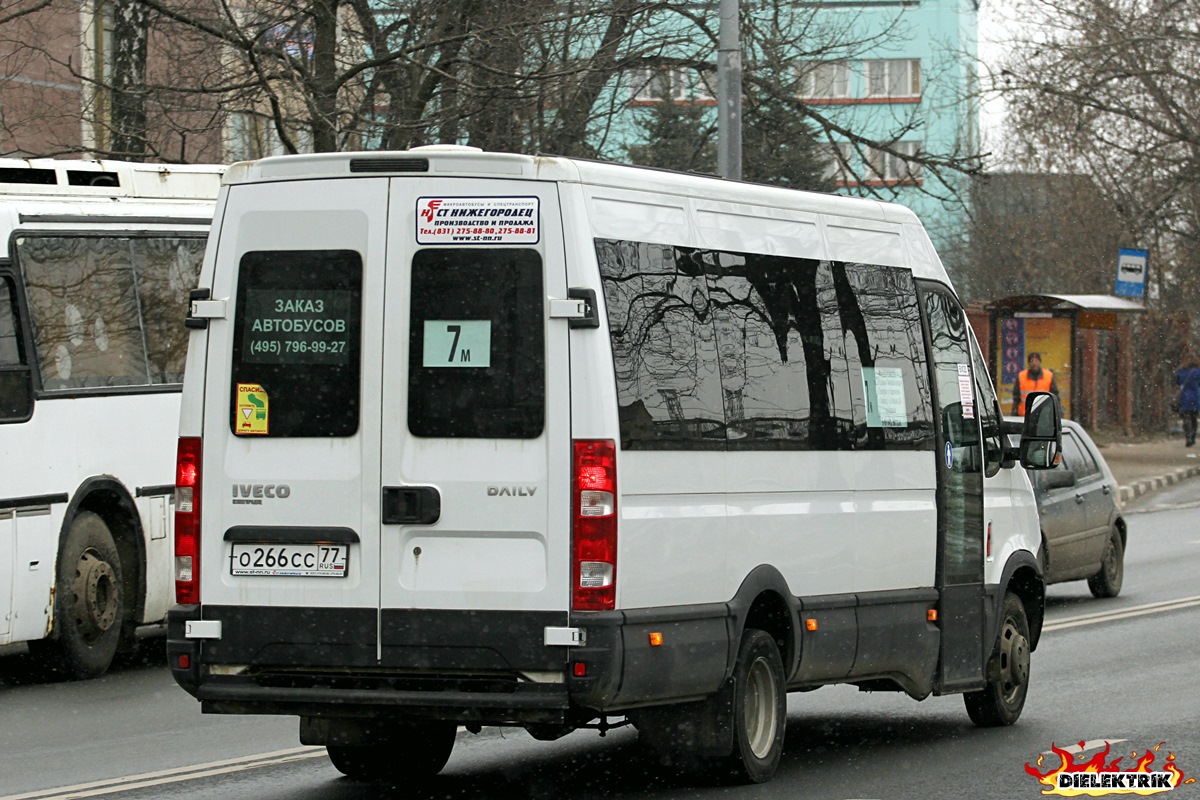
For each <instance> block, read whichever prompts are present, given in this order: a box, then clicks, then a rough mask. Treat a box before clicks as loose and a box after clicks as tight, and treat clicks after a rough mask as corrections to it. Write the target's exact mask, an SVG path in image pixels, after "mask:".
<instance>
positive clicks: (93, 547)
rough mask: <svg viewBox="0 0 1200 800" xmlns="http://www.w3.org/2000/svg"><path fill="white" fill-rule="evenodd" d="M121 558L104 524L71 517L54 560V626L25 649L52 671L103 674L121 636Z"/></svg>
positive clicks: (76, 676) (72, 674) (96, 519)
mask: <svg viewBox="0 0 1200 800" xmlns="http://www.w3.org/2000/svg"><path fill="white" fill-rule="evenodd" d="M121 586H122V585H121V559H120V557H119V556H118V554H117V546H116V544H115V543H114V542H113V537H112V533H111V532H109V530H108V526H107V525H105V524H104V520H102V519H101V518H100V517H99V516H97V515H96V514H93V513H92V512H90V511H82V512H80V513H79V514H77V515H76V516H75V518H74V519H73V520H71V524H70V527H69V528H68V530H67V539H66V542H65V544H64V545H63V549H62V553H61V555H60V557H59V560H58V574H57V577H56V583H55V601H54V629H53V631H52V633H51V636H50V638H48V639H42V640H40V641H36V642H30V645H29V650H30V653H31V654H32V655H33V656H34V658H35V660H36V661H37V662H38V664H39V666H41V667H42V668H43V669H44V670H45V671H47V672H49V673H50V674H52V675H56V676H61V677H67V678H74V679H87V678H95V677H98V676H100V675H103V674H104V673H105V671H106V670H107V669H108V667H109V665H110V664H111V663H112V660H113V656H114V655H115V654H116V652H117V645H118V644H119V643H120V640H121V624H122V621H123V620H124V619H125V596H124V593H123V591H122V588H121Z"/></svg>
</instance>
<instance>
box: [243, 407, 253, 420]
mask: <svg viewBox="0 0 1200 800" xmlns="http://www.w3.org/2000/svg"><path fill="white" fill-rule="evenodd" d="M252 410H253V409H249V408H243V409H242V416H243V417H245V418H246V419H250V412H251V411H252Z"/></svg>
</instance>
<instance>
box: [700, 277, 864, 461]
mask: <svg viewBox="0 0 1200 800" xmlns="http://www.w3.org/2000/svg"><path fill="white" fill-rule="evenodd" d="M706 259H707V260H709V261H711V262H712V263H713V264H714V267H715V268H714V269H713V270H711V271H712V272H714V273H715V275H716V280H715V282H714V284H713V286H712V289H711V292H712V299H713V309H714V314H715V317H716V322H717V340H718V343H719V352H720V354H721V360H720V363H721V377H722V383H723V387H724V392H725V412H726V418H727V421H728V424H729V436H728V438H729V447H730V449H742V450H745V449H750V450H759V449H768V450H774V449H786V450H849V449H852V448H853V447H854V406H853V395H852V389H851V387H850V382H849V381H848V380H847V378H848V376H849V372H850V368H849V365H848V364H847V362H846V342H845V337H844V336H843V335H842V330H841V323H840V320H839V317H838V298H837V292H836V290H835V288H834V280H833V275H832V272H831V267H830V264H829V263H828V262H822V261H816V260H813V259H799V258H785V257H781V256H763V255H755V254H743V253H709V254H706ZM835 376H836V377H835Z"/></svg>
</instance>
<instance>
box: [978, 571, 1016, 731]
mask: <svg viewBox="0 0 1200 800" xmlns="http://www.w3.org/2000/svg"><path fill="white" fill-rule="evenodd" d="M1029 650H1030V644H1029V619H1028V618H1027V617H1026V614H1025V604H1024V603H1022V602H1021V598H1019V597H1017V596H1016V595H1015V594H1012V593H1011V592H1009V593H1008V594H1006V595H1005V596H1004V609H1003V611H1002V615H1001V623H1000V637H999V640H998V641H997V642H996V651H995V653H994V654H993V655H992V659H991V660H989V664H988V672H989V675H988V684H987V686H985V687H984V688H983V689H981V690H980V691H978V692H968V693H966V694H964V695H963V700H964V701H965V703H966V706H967V714H968V715H969V716H970V717H971V721H972V722H974V723H975V724H976V725H979V726H980V727H984V728H994V727H998V726H1001V725H1012V724H1013V723H1014V722H1016V721H1017V718H1018V717H1020V716H1021V709H1023V708H1024V707H1025V697H1026V696H1027V695H1028V694H1029Z"/></svg>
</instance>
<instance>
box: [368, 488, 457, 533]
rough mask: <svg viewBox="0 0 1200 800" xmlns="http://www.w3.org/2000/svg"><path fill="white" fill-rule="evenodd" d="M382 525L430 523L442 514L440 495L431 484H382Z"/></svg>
mask: <svg viewBox="0 0 1200 800" xmlns="http://www.w3.org/2000/svg"><path fill="white" fill-rule="evenodd" d="M380 516H381V519H382V520H383V524H384V525H432V524H433V523H435V522H437V521H438V519H439V518H440V517H441V516H442V495H441V493H440V492H438V490H437V488H436V487H433V486H384V487H383V509H382V513H381V515H380Z"/></svg>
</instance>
